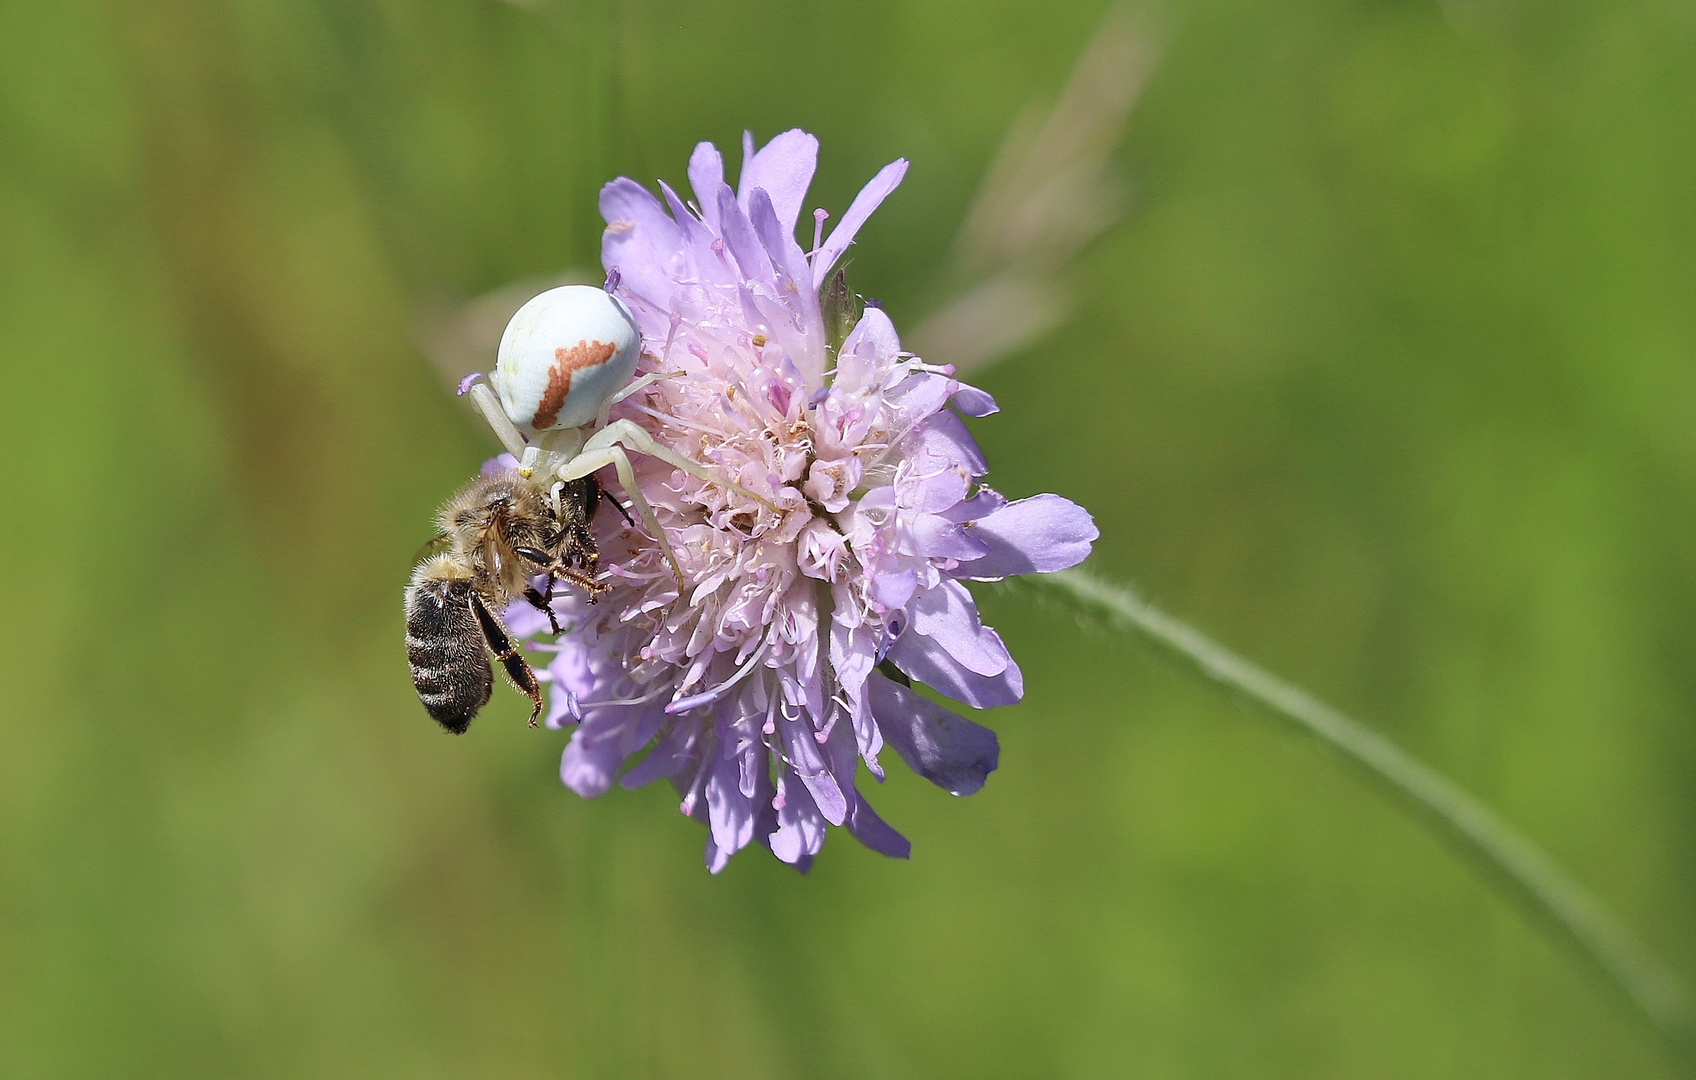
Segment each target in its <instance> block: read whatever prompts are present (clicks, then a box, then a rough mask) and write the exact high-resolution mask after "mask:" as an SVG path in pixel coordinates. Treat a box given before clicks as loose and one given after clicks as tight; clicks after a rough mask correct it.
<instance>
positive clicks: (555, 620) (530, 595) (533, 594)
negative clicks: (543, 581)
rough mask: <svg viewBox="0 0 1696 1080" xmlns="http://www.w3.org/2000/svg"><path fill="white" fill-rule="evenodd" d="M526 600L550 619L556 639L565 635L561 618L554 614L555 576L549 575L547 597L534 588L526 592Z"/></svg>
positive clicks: (549, 625)
mask: <svg viewBox="0 0 1696 1080" xmlns="http://www.w3.org/2000/svg"><path fill="white" fill-rule="evenodd" d="M524 599H526V600H528V601H530V606H531V607H533V608H535V609H536V610H537V611H540V612H541V613H543V614H544V615H546V616H547V617H548V628H549V629H550V630H551V631H552V632H553V634H554V636H555V637H558V636H559V635H560V634H563V633H565V631H564V630H563V629H561V628H560V625H559V617H558V616H557V615H555V614H554V576H553V575H552V574H549V575H548V591H547V594H546V595H543V594H542V593H539V592H537V591H536V590H535V589H534V588H530V589H525V590H524Z"/></svg>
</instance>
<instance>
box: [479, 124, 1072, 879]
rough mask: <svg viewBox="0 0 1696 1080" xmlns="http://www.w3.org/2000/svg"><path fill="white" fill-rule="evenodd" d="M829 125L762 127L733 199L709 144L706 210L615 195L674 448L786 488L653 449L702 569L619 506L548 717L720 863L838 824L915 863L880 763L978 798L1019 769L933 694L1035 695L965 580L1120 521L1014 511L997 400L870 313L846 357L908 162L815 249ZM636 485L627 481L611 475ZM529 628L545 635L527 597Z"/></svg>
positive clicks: (627, 269) (1036, 562)
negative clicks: (832, 323) (830, 306)
mask: <svg viewBox="0 0 1696 1080" xmlns="http://www.w3.org/2000/svg"><path fill="white" fill-rule="evenodd" d="M817 156H818V141H817V140H816V139H815V138H813V136H811V135H808V134H806V133H805V132H802V131H799V130H797V131H788V132H785V133H784V134H782V135H779V136H777V138H775V139H773V140H772V141H771V142H769V143H767V144H766V145H765V146H764V147H762V148H760V149H759V150H758V151H755V149H754V146H753V140H752V137H751V136H749V137H747V138H746V139H745V144H744V162H743V167H742V175H741V179H740V182H739V183H738V185H737V188H736V189H735V190H734V191H733V190H732V189H731V188H730V186H729V185H728V184H726V183H725V181H724V165H723V159H722V158H721V157H720V155H719V152H718V150H717V149H715V148H714V147H713V146H712V145H711V144H709V143H702V144H701V145H699V146H697V147H696V148H695V152H694V154H693V155H692V156H691V158H690V161H689V181H690V185H691V187H692V188H693V192H694V203H693V204H692V205H686V204H685V203H684V201H683V200H682V199H681V198H679V197H678V195H677V194H676V193H675V192H673V191H672V189H671V188H670V187H667V186H666V185H665V184H663V183H662V184H661V185H660V193H661V195H662V196H663V201H662V199H660V198H656V197H655V196H654V195H653V194H651V193H650V192H649V191H648V190H647V189H645V188H643V187H642V186H641V185H639V184H637V183H635V182H634V181H632V180H628V179H623V178H621V179H618V180H614V181H613V182H612V183H610V184H608V185H607V186H606V187H605V188H604V189H602V192H601V212H602V214H603V215H604V216H605V218H606V221H607V229H606V234H605V238H604V241H603V247H602V259H603V262H604V263H605V266H606V270H607V273H608V277H609V287H611V288H612V289H613V290H614V291H615V293H616V294H617V295H618V296H619V297H620V298H621V299H622V300H624V302H625V303H626V304H627V305H628V306H629V308H630V310H631V311H632V312H633V313H634V314H635V316H636V320H637V324H638V326H639V327H640V330H641V334H642V348H643V357H642V361H641V365H640V369H639V370H640V372H641V373H642V374H662V375H666V377H663V378H660V379H658V380H656V381H654V382H653V383H652V385H650V386H648V387H647V388H645V389H644V390H642V391H640V392H639V393H637V394H636V395H633V396H632V397H630V398H629V399H627V400H625V401H624V402H622V403H620V404H619V405H618V406H617V407H616V408H615V409H614V416H615V417H623V418H628V419H630V420H632V421H634V422H635V423H637V424H639V425H640V426H642V427H643V428H644V429H646V430H647V431H648V432H649V433H650V434H651V435H652V436H653V437H654V439H655V440H656V441H657V442H659V443H661V444H663V445H665V446H668V447H670V448H671V449H673V450H674V451H676V452H678V453H680V454H683V455H685V456H687V457H690V458H693V459H694V460H697V461H700V462H702V463H703V464H706V465H708V466H709V467H710V468H712V469H713V470H714V471H716V472H718V473H721V474H722V475H724V476H726V477H729V478H733V479H734V480H736V481H737V482H738V483H740V484H741V485H743V486H744V487H746V488H748V489H749V490H752V491H754V492H757V493H759V494H761V495H763V496H765V497H766V498H767V499H768V500H769V502H770V503H771V504H772V506H775V507H776V508H777V510H776V511H774V510H773V509H772V508H771V507H769V506H763V505H761V504H760V503H758V502H755V501H754V500H751V499H748V498H746V497H745V496H743V495H740V494H738V493H736V492H734V491H730V490H728V489H726V488H724V487H722V486H719V485H715V484H710V483H705V482H703V481H701V480H699V479H697V478H695V477H693V476H690V475H689V474H687V473H685V472H683V471H681V470H676V469H673V468H671V467H669V466H667V465H665V464H664V463H663V462H661V461H659V460H657V459H654V458H639V459H638V468H637V482H638V484H639V485H640V487H641V489H642V494H643V495H644V496H645V497H646V498H647V500H648V502H649V503H651V504H652V505H653V507H654V510H655V513H656V515H657V517H658V520H659V522H660V524H661V526H662V527H663V528H664V529H665V531H666V534H667V538H668V539H669V541H670V543H671V546H672V548H673V549H674V550H675V551H676V553H677V556H678V559H679V562H680V563H681V566H682V571H683V574H684V576H685V579H686V582H687V586H688V587H687V592H686V595H685V596H684V597H682V598H681V601H682V602H678V600H679V597H678V595H677V583H676V580H675V578H674V576H673V574H672V572H671V570H670V567H669V566H668V565H667V564H666V562H665V560H664V558H663V557H662V554H661V552H660V550H659V548H658V545H656V544H655V543H654V542H653V540H652V539H651V538H649V537H646V536H644V535H642V534H640V533H639V532H637V531H635V530H634V529H632V528H629V527H628V526H626V525H625V523H624V522H623V521H622V520H621V519H620V518H619V516H618V515H617V514H614V513H611V512H603V513H601V514H600V515H598V516H597V519H596V528H597V531H598V534H599V540H600V543H601V549H602V558H603V566H604V567H606V568H607V570H608V580H609V581H610V582H611V584H612V585H613V586H614V587H613V590H612V591H611V592H610V593H607V594H606V595H604V596H602V597H601V598H600V599H599V601H598V602H597V603H595V604H592V605H591V604H589V603H587V602H586V598H584V597H582V596H581V595H577V594H573V595H571V596H567V597H566V598H564V599H562V600H560V601H559V602H558V605H557V607H558V611H559V614H560V617H561V620H562V623H566V622H567V621H568V623H569V625H568V630H567V632H566V633H565V634H564V635H562V636H561V637H560V638H559V639H558V640H557V641H554V642H550V643H540V644H535V647H536V648H539V649H546V650H552V651H553V652H554V656H553V658H552V661H551V662H550V663H549V664H548V665H547V674H546V678H547V680H548V682H549V692H550V695H551V702H550V706H551V707H550V709H549V713H548V718H547V722H548V724H549V726H552V727H560V726H564V725H567V724H575V725H576V726H575V730H574V731H573V732H572V736H571V742H570V744H569V745H568V746H567V747H566V750H565V757H564V760H563V762H562V764H561V769H560V773H561V776H562V778H563V779H564V781H565V783H566V784H567V785H568V786H569V787H571V789H572V790H574V791H576V792H578V793H579V794H581V795H584V796H594V795H599V794H601V793H602V792H605V791H607V790H608V789H610V788H611V787H612V785H613V784H614V783H615V782H616V783H619V784H622V785H623V786H625V787H636V786H639V785H642V784H646V783H649V782H651V781H654V780H658V779H660V778H662V777H663V778H666V779H669V780H670V781H671V782H672V784H673V785H674V787H675V788H676V789H677V791H678V793H679V795H680V796H681V798H682V804H681V809H682V811H683V813H685V814H687V815H689V816H691V817H694V818H697V819H698V820H700V821H702V822H704V823H705V824H706V825H707V827H708V838H707V845H706V861H707V865H708V867H709V868H711V869H712V870H713V871H715V872H716V871H718V870H720V869H722V868H723V867H724V866H725V864H726V862H727V861H728V860H729V858H730V856H731V855H732V854H733V853H735V852H736V851H738V850H740V849H741V848H743V847H745V846H747V845H748V844H749V843H751V842H758V843H761V844H764V845H765V846H766V847H768V848H770V849H771V851H772V852H773V853H774V854H775V855H777V857H778V858H780V859H782V860H783V861H785V862H787V863H791V864H793V865H794V866H796V867H798V868H800V869H802V870H805V869H806V868H807V867H808V866H809V865H810V864H811V862H812V859H813V856H814V855H816V854H817V853H818V850H819V847H820V845H822V844H823V843H824V837H825V831H826V826H827V825H846V826H847V827H848V829H849V831H850V832H852V833H853V834H854V835H855V836H856V837H858V838H859V839H860V840H861V841H862V842H863V843H865V844H867V845H868V846H870V847H872V848H874V849H876V850H878V851H881V852H883V853H884V854H886V855H892V856H897V857H906V855H907V854H908V852H909V848H910V845H909V844H908V842H907V840H906V839H905V838H904V837H902V836H901V834H900V833H897V832H896V831H895V830H894V829H892V828H890V827H889V826H888V825H886V824H885V823H884V822H883V821H882V820H881V819H879V818H878V816H877V815H876V814H875V813H874V812H873V811H872V809H871V807H870V805H868V804H867V802H866V800H865V798H864V796H863V795H862V794H861V792H860V789H859V786H858V785H857V783H856V778H857V776H858V774H859V769H860V766H861V765H862V764H864V766H865V769H866V771H867V772H868V773H870V774H871V775H872V776H873V777H875V778H876V779H878V780H882V779H883V775H884V773H883V763H882V761H881V760H880V757H881V756H882V755H883V754H884V751H885V749H886V748H887V749H893V750H894V751H895V754H896V755H897V756H898V757H900V758H901V760H903V761H904V762H906V763H907V765H908V767H910V768H911V769H913V770H914V771H915V772H917V773H919V774H920V775H921V776H924V777H926V778H927V779H929V780H931V781H932V782H933V783H935V784H937V785H939V786H940V787H942V788H944V789H946V790H948V791H950V792H953V793H954V794H956V795H969V794H971V793H972V792H974V791H977V790H978V789H979V788H980V787H982V786H983V783H984V778H985V776H986V775H987V774H988V773H989V772H990V771H991V770H993V769H994V768H995V767H996V763H997V754H998V747H997V744H996V739H995V734H994V733H993V732H991V731H990V730H989V729H987V728H985V727H982V726H980V725H978V724H976V723H973V722H972V721H970V720H967V719H965V718H964V717H962V716H960V715H958V714H956V713H954V712H952V711H950V710H949V709H946V708H944V707H943V706H941V705H938V704H936V703H935V702H933V701H932V700H931V699H929V698H928V697H925V696H924V695H922V694H921V693H919V691H918V690H917V689H916V688H914V686H913V685H911V684H912V683H915V682H922V683H924V684H926V685H928V686H930V687H931V688H932V689H934V690H936V691H939V692H940V693H942V694H945V695H947V696H948V697H950V698H953V699H955V700H956V701H960V702H963V703H965V704H966V705H970V706H973V707H975V708H980V709H981V708H988V707H990V706H993V705H1008V704H1012V703H1013V702H1015V701H1017V700H1019V698H1020V696H1021V695H1022V693H1023V691H1024V682H1023V679H1022V677H1021V675H1020V673H1019V667H1018V665H1017V664H1016V663H1014V661H1013V658H1012V657H1011V656H1010V655H1009V654H1008V652H1007V648H1006V646H1005V645H1003V644H1002V641H1001V638H1000V636H999V635H997V634H996V632H995V631H994V630H992V629H990V628H989V627H987V626H984V625H983V624H982V622H981V621H979V618H978V612H977V606H976V604H975V603H974V602H973V600H972V595H971V593H970V592H969V591H967V589H966V587H965V586H964V585H963V584H961V582H962V581H969V580H978V581H983V580H995V579H999V578H1004V577H1008V576H1010V575H1014V574H1024V573H1031V572H1036V571H1051V570H1059V569H1062V568H1064V567H1068V566H1071V565H1073V564H1075V563H1077V562H1079V561H1080V560H1082V559H1083V558H1084V557H1085V556H1086V555H1087V554H1088V553H1089V550H1090V544H1091V542H1092V541H1094V539H1095V538H1096V535H1097V533H1096V529H1095V526H1094V524H1093V523H1092V522H1091V520H1090V517H1089V515H1088V514H1087V513H1086V512H1085V511H1084V510H1083V509H1082V508H1081V507H1079V506H1077V505H1075V504H1074V503H1071V502H1069V501H1067V500H1066V499H1063V498H1060V497H1059V496H1056V495H1038V496H1036V497H1035V498H1030V499H1021V500H1016V501H1013V502H1009V501H1007V500H1006V499H1004V498H1003V497H1002V496H1000V495H998V494H996V493H995V492H994V491H992V490H990V489H989V488H987V487H984V486H983V485H982V483H981V482H980V481H981V478H982V477H983V476H984V474H985V473H986V471H987V469H988V466H987V464H986V463H985V461H984V459H983V455H982V454H981V453H980V452H979V450H978V447H977V445H976V443H974V442H973V441H972V437H971V435H970V433H969V432H968V431H967V430H966V426H965V424H963V423H962V422H961V420H960V416H959V414H960V413H965V414H967V415H971V416H983V415H987V414H989V413H992V412H994V411H995V403H994V402H993V401H992V400H991V399H990V397H989V395H987V394H985V393H984V392H982V391H981V390H977V389H974V388H972V387H970V386H966V385H964V384H963V383H960V382H958V381H957V380H955V379H954V378H952V374H953V370H952V369H951V368H947V367H942V368H938V367H933V366H930V365H927V364H925V363H924V362H923V361H921V360H920V359H918V358H917V357H914V356H912V355H911V354H908V353H904V352H902V351H901V344H900V341H899V339H898V338H897V336H896V333H895V327H894V326H893V325H892V324H891V323H890V321H889V318H888V317H887V316H886V315H885V314H884V313H883V312H882V311H881V310H879V309H877V308H875V307H868V308H866V309H865V311H864V313H863V315H862V316H861V317H860V318H859V320H858V323H857V324H856V325H855V326H854V327H853V328H852V330H851V332H849V333H848V334H847V336H846V339H845V340H843V341H841V343H840V345H839V347H837V348H835V349H832V348H831V347H830V345H829V343H828V342H827V327H826V322H825V318H824V314H823V313H822V312H821V300H820V292H821V286H823V285H824V284H825V282H826V280H827V277H828V276H829V275H830V272H831V270H832V268H833V267H834V265H835V263H836V262H837V260H838V259H839V258H840V257H841V256H842V254H843V252H844V251H845V250H846V249H847V247H848V245H849V243H850V242H852V240H853V238H854V234H855V232H856V231H857V230H858V229H859V227H860V226H861V225H862V224H864V222H865V220H866V219H867V217H868V216H869V215H870V214H871V213H872V211H873V210H875V209H876V208H877V206H878V204H879V203H881V202H882V201H883V199H884V197H885V196H887V195H888V194H889V193H890V192H891V191H893V190H894V189H895V187H896V186H897V185H898V184H899V183H900V182H901V178H902V176H903V175H904V174H905V172H906V170H907V163H906V162H905V161H896V162H894V163H893V164H891V165H888V166H886V167H885V168H884V169H883V170H882V171H881V172H879V173H878V174H877V176H876V177H874V178H873V179H872V181H871V183H869V184H868V185H866V187H865V188H864V190H862V191H861V192H860V194H859V195H858V196H857V197H856V198H855V199H854V202H853V204H852V205H851V206H850V207H849V208H848V211H847V213H845V214H844V215H843V216H842V219H841V221H840V222H839V223H838V224H837V226H836V228H835V230H834V231H833V232H831V234H830V236H829V238H828V239H823V238H822V237H821V236H820V233H822V224H823V220H824V216H825V215H824V214H823V212H822V211H821V212H818V213H817V214H815V221H816V222H817V223H818V225H817V227H816V228H815V235H814V242H813V250H812V251H811V252H804V251H802V249H801V246H800V245H799V244H798V243H797V242H796V240H795V225H796V221H797V219H798V218H799V216H800V214H801V209H802V200H803V198H804V197H805V195H806V191H807V187H808V184H809V183H810V182H811V181H812V176H813V169H814V165H815V162H816V160H817ZM615 490H616V489H615ZM508 618H509V620H510V621H511V623H512V624H513V625H512V629H513V630H514V632H516V633H520V634H523V635H527V636H531V637H535V636H537V635H540V634H543V633H544V631H545V625H546V620H545V619H544V618H541V617H540V616H539V615H538V613H536V612H533V611H527V609H526V608H525V606H524V605H518V606H515V607H514V608H513V609H512V610H511V612H509V615H508Z"/></svg>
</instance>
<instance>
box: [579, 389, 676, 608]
mask: <svg viewBox="0 0 1696 1080" xmlns="http://www.w3.org/2000/svg"><path fill="white" fill-rule="evenodd" d="M623 422H625V423H628V421H623ZM631 426H632V427H634V426H635V425H631ZM599 437H600V436H599V435H598V434H597V435H596V438H599ZM593 441H594V440H593V439H591V440H590V442H593ZM608 465H611V466H612V467H613V468H615V469H617V470H618V482H619V483H620V484H622V485H623V486H624V493H625V494H626V495H629V496H630V505H632V506H634V507H635V508H636V516H637V517H639V518H641V519H642V524H643V525H644V526H646V527H647V530H648V532H650V533H652V534H653V537H654V539H655V540H656V541H658V542H659V545H660V552H661V553H662V554H664V555H665V561H666V562H667V563H668V564H669V565H670V566H671V574H672V576H673V577H675V578H676V579H677V595H678V597H679V598H681V597H682V596H683V594H684V593H685V592H686V591H687V590H688V585H687V584H686V583H685V582H684V580H683V568H682V567H680V566H678V565H677V554H676V553H675V552H673V551H672V550H671V544H670V542H669V541H667V540H666V538H665V530H664V529H662V528H660V521H659V518H657V517H655V516H654V508H653V507H652V506H649V505H648V500H647V499H645V498H643V496H642V489H641V488H639V487H637V486H636V470H635V469H634V468H632V467H631V464H630V455H629V454H626V453H625V452H624V447H622V446H619V445H618V444H617V443H612V444H611V445H603V446H599V447H596V448H594V449H589V448H588V447H585V448H584V450H583V452H582V453H581V454H578V455H577V456H576V457H574V458H572V459H571V460H570V461H568V462H566V463H565V464H564V465H561V466H560V467H559V474H558V475H559V478H560V479H561V480H576V479H577V478H579V477H582V476H588V475H589V474H590V473H593V472H595V471H596V470H598V469H602V468H604V467H606V466H608Z"/></svg>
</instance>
